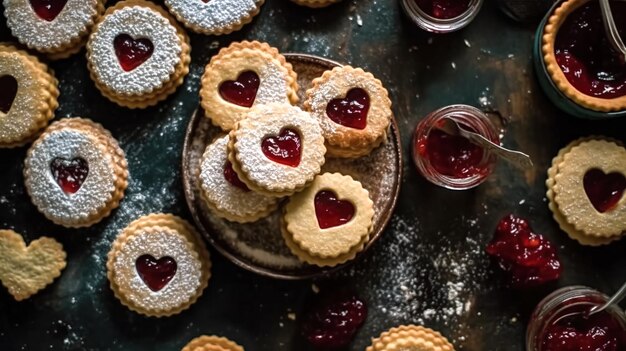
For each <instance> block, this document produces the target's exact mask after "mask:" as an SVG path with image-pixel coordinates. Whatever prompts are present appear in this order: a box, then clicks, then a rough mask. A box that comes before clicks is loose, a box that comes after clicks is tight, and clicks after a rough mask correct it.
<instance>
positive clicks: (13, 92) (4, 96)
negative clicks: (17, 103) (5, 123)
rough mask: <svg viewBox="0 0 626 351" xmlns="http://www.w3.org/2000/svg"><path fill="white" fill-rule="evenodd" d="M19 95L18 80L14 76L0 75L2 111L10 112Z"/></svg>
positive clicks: (0, 109) (0, 106)
mask: <svg viewBox="0 0 626 351" xmlns="http://www.w3.org/2000/svg"><path fill="white" fill-rule="evenodd" d="M16 96H17V80H16V79H15V77H13V76H9V75H6V76H0V111H2V112H3V113H9V110H10V109H11V106H12V105H13V101H14V100H15V97H16Z"/></svg>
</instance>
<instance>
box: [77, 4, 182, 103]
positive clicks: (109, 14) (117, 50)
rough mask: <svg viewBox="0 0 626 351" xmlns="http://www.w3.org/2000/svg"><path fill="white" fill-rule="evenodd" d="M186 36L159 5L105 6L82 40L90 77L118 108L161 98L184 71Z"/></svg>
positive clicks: (156, 100)
mask: <svg viewBox="0 0 626 351" xmlns="http://www.w3.org/2000/svg"><path fill="white" fill-rule="evenodd" d="M190 51H191V47H190V45H189V37H188V36H187V34H186V32H185V31H184V30H183V29H182V28H181V27H180V25H179V24H178V23H177V22H176V20H175V19H174V18H173V17H172V16H171V15H170V14H169V13H168V12H167V11H165V10H164V9H163V8H161V7H159V6H157V5H155V4H154V3H152V2H148V1H144V0H126V1H121V2H118V3H117V4H115V5H114V6H112V7H109V8H108V9H107V10H106V12H105V13H104V16H102V18H100V20H99V21H98V22H97V24H96V26H95V28H94V31H93V33H92V34H91V35H90V37H89V41H88V42H87V61H88V65H87V66H88V68H89V71H90V75H91V79H92V80H93V81H94V82H95V84H96V87H97V88H98V90H100V92H101V93H102V95H103V96H104V97H106V98H108V99H109V100H111V101H113V102H115V103H117V104H118V105H120V106H124V107H128V108H146V107H148V106H154V105H156V104H157V103H158V102H159V101H162V100H165V99H166V98H167V97H168V96H169V95H171V94H172V93H174V92H175V91H176V89H177V88H178V87H179V86H180V85H181V84H182V83H183V80H184V78H185V76H186V75H187V73H189V63H190V62H191V57H190Z"/></svg>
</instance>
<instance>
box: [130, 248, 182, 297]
mask: <svg viewBox="0 0 626 351" xmlns="http://www.w3.org/2000/svg"><path fill="white" fill-rule="evenodd" d="M135 267H136V268H137V273H139V276H140V277H141V280H143V282H144V283H146V285H147V286H148V288H150V290H152V291H159V290H161V289H163V288H164V287H165V286H166V285H167V283H169V282H170V281H171V280H172V278H174V275H175V274H176V268H177V266H176V261H175V260H174V259H173V258H171V257H169V256H165V257H161V258H159V259H158V260H157V259H156V258H154V257H152V255H142V256H141V257H139V258H138V259H137V262H135Z"/></svg>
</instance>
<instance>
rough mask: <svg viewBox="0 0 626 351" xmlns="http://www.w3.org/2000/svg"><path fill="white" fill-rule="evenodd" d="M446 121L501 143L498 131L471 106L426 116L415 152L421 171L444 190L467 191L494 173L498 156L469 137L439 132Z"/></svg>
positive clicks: (416, 138)
mask: <svg viewBox="0 0 626 351" xmlns="http://www.w3.org/2000/svg"><path fill="white" fill-rule="evenodd" d="M444 118H450V119H452V120H454V121H456V122H457V123H458V124H459V125H460V127H461V128H464V129H467V130H469V131H472V132H475V133H478V134H480V135H482V136H484V137H485V138H487V139H489V140H491V141H493V142H494V143H497V144H499V143H500V138H499V133H498V130H497V128H496V127H495V126H494V124H493V123H492V122H491V120H490V119H489V118H488V117H487V116H486V115H485V114H484V113H483V112H482V111H481V110H479V109H477V108H475V107H472V106H467V105H451V106H447V107H444V108H441V109H439V110H437V111H435V112H432V113H431V114H429V115H428V116H426V118H424V119H423V120H422V121H421V122H420V123H419V124H418V125H417V127H416V128H415V132H414V134H413V145H412V151H413V161H414V162H415V165H416V167H417V170H418V171H419V172H420V173H421V174H422V175H423V176H424V177H425V178H426V179H428V180H429V181H430V182H432V183H434V184H436V185H439V186H442V187H444V188H448V189H454V190H464V189H469V188H473V187H475V186H478V185H479V184H481V183H482V182H484V181H485V179H487V177H488V176H489V174H491V172H492V171H493V168H494V166H495V162H496V156H495V155H494V154H493V153H491V152H489V150H486V149H483V148H482V147H480V146H478V145H476V144H473V143H472V142H470V141H469V139H467V138H465V137H462V136H460V135H450V134H448V133H446V132H444V131H443V130H441V129H439V128H438V126H441V125H442V124H443V122H444V121H443V119H444Z"/></svg>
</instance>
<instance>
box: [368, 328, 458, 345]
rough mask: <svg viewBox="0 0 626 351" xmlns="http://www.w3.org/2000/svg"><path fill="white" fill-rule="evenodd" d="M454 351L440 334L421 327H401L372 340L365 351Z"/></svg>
mask: <svg viewBox="0 0 626 351" xmlns="http://www.w3.org/2000/svg"><path fill="white" fill-rule="evenodd" d="M405 350H418V351H454V346H452V344H451V343H450V342H449V341H448V339H446V338H445V337H444V336H443V335H441V334H440V333H439V332H437V331H434V330H432V329H429V328H425V327H422V326H419V325H401V326H399V327H395V328H391V329H389V330H388V331H386V332H383V333H382V334H380V336H379V337H377V338H374V339H372V345H371V346H368V347H367V348H366V349H365V351H405Z"/></svg>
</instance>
